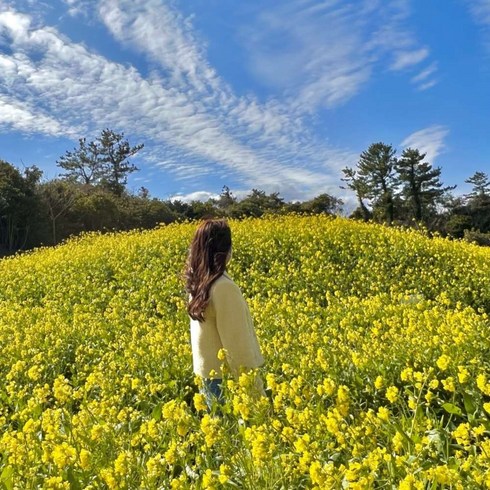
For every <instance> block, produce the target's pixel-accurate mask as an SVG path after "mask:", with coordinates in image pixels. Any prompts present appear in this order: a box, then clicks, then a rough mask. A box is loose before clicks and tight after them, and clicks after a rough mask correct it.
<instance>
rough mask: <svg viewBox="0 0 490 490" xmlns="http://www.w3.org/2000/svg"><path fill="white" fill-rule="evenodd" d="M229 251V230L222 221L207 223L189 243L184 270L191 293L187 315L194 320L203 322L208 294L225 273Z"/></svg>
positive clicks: (207, 221) (188, 290)
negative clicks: (214, 283)
mask: <svg viewBox="0 0 490 490" xmlns="http://www.w3.org/2000/svg"><path fill="white" fill-rule="evenodd" d="M230 249H231V230H230V227H229V226H228V223H227V222H226V221H225V220H206V221H204V222H203V223H201V225H200V226H199V228H198V229H197V231H196V233H195V235H194V239H193V240H192V244H191V248H190V251H189V256H188V258H187V264H186V269H185V279H186V291H187V292H188V293H189V294H190V296H191V297H190V301H189V303H188V305H187V312H188V313H189V316H190V317H191V318H192V319H194V320H199V321H203V320H204V310H205V309H206V306H207V305H208V303H209V291H210V289H211V286H212V284H213V282H214V281H216V279H218V278H219V277H220V276H221V275H222V274H223V272H225V270H226V259H227V256H228V253H229V251H230Z"/></svg>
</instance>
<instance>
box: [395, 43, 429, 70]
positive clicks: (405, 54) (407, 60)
mask: <svg viewBox="0 0 490 490" xmlns="http://www.w3.org/2000/svg"><path fill="white" fill-rule="evenodd" d="M427 56H429V50H428V49H427V48H422V49H417V50H415V51H399V52H397V53H395V57H396V59H395V61H394V63H393V64H392V65H391V69H392V70H403V69H405V68H408V67H411V66H413V65H418V64H419V63H420V62H421V61H424V60H425V59H426V58H427Z"/></svg>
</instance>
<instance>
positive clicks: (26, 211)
mask: <svg viewBox="0 0 490 490" xmlns="http://www.w3.org/2000/svg"><path fill="white" fill-rule="evenodd" d="M143 147H144V145H143V144H137V145H134V146H132V145H131V144H130V143H129V141H128V140H127V139H126V138H125V137H124V134H123V133H117V132H115V131H113V130H110V129H104V130H103V131H101V133H100V135H99V136H98V137H97V138H96V139H95V140H93V141H87V140H86V138H80V139H79V141H78V146H77V147H75V148H74V149H73V150H70V151H66V152H65V154H64V155H63V156H61V157H60V158H59V159H58V160H57V162H56V163H57V165H58V166H59V167H60V168H61V169H62V170H63V171H64V172H63V173H61V174H60V176H59V177H58V178H55V179H52V180H45V179H43V178H42V177H43V172H42V171H41V170H40V169H39V168H38V167H37V166H36V165H32V166H30V167H26V168H24V170H23V171H20V170H19V169H17V168H16V167H15V166H13V165H12V164H10V163H8V162H5V161H3V160H0V254H1V255H5V254H9V253H14V252H16V251H18V250H27V249H30V248H33V247H37V246H43V245H44V246H45V245H54V244H57V243H59V242H61V241H62V240H64V239H66V238H68V237H69V236H72V235H76V234H79V233H81V232H84V231H109V230H111V231H112V230H129V229H134V228H142V229H148V228H153V227H155V226H156V225H158V224H159V223H164V224H168V223H171V222H173V221H179V220H188V219H190V220H194V219H201V218H203V217H230V218H241V217H247V216H254V217H259V216H261V215H263V214H264V213H290V212H297V213H308V214H318V213H327V214H340V213H341V212H342V206H343V205H344V203H343V201H342V200H341V199H339V198H337V197H335V196H332V195H330V194H327V193H323V194H320V195H318V196H316V197H314V198H313V199H311V200H307V201H303V202H300V201H295V202H286V201H285V200H284V199H283V198H282V197H281V196H280V194H279V193H277V192H273V193H270V194H267V193H266V192H264V191H262V190H259V189H253V190H252V191H251V192H250V193H249V194H248V195H247V196H245V197H244V198H243V199H237V198H236V196H234V194H233V193H232V191H231V190H230V189H229V188H228V187H227V186H224V187H223V190H222V192H221V194H220V195H219V197H218V198H216V199H208V200H207V201H205V202H202V201H198V200H195V201H192V202H184V201H181V200H169V199H167V200H162V199H158V198H156V197H150V193H149V191H148V189H146V188H145V187H141V188H140V189H139V191H138V192H137V193H136V194H135V193H132V192H129V191H128V190H127V188H126V185H127V177H128V175H129V174H131V173H133V172H136V171H138V170H139V169H138V168H137V167H136V166H135V165H134V164H133V163H132V162H131V158H132V157H133V156H134V155H136V153H137V152H139V151H140V150H141V149H142V148H143ZM395 153H396V151H395V150H394V149H393V147H392V146H391V145H387V144H384V143H374V144H372V145H371V146H370V147H369V148H368V149H367V150H366V151H364V152H362V153H361V155H360V158H359V161H358V163H357V166H356V167H355V168H352V167H346V168H344V169H343V177H342V179H341V180H342V181H343V182H344V185H342V186H341V187H342V188H343V189H349V190H351V191H352V192H353V193H354V194H355V196H356V199H357V202H358V207H357V208H356V209H355V210H354V212H353V213H352V214H351V215H350V217H351V218H355V219H362V220H365V221H368V220H373V221H376V222H383V223H386V224H388V225H408V226H420V225H423V226H425V227H427V228H428V229H429V230H430V231H437V232H439V233H441V234H443V235H449V236H453V237H457V238H461V237H463V236H466V237H467V238H468V239H473V240H478V241H479V242H480V243H482V244H490V235H489V234H488V233H489V232H490V181H489V178H488V176H487V175H486V174H485V173H483V172H476V173H475V174H474V175H473V176H471V177H469V178H468V179H467V180H466V181H465V182H467V183H470V184H472V186H473V189H472V191H471V193H470V194H468V195H466V196H462V197H454V196H453V195H452V194H451V191H452V190H453V189H454V188H455V186H443V184H442V182H441V180H440V174H441V169H440V168H433V167H432V165H431V164H430V163H428V162H426V161H425V154H421V153H420V152H419V151H418V150H417V149H411V148H409V149H406V150H404V151H403V153H402V154H401V157H400V158H396V156H395ZM487 241H488V243H487Z"/></svg>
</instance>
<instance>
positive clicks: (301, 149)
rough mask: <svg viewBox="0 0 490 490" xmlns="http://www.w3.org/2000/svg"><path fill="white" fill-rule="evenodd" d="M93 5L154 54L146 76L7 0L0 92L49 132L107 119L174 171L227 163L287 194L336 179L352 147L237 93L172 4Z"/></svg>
mask: <svg viewBox="0 0 490 490" xmlns="http://www.w3.org/2000/svg"><path fill="white" fill-rule="evenodd" d="M0 2H1V0H0ZM85 3H86V2H84V4H85ZM70 4H71V6H72V7H73V8H77V7H79V5H78V4H77V3H76V2H70ZM92 5H93V7H98V8H99V14H100V18H101V19H102V21H103V22H104V23H105V24H106V25H107V27H108V29H109V30H110V31H111V33H112V34H113V35H114V37H115V39H116V40H118V41H119V42H120V43H123V44H126V45H127V46H128V47H130V48H131V49H133V50H137V51H139V52H140V53H142V54H143V55H144V56H147V57H148V58H151V59H152V60H153V61H154V62H156V63H157V64H159V65H160V67H161V71H160V72H159V73H158V74H157V75H158V76H155V75H154V74H153V76H152V77H151V78H145V77H144V76H143V75H142V74H141V73H140V72H139V71H138V70H137V69H136V68H134V67H133V66H128V65H122V64H119V63H116V62H114V61H111V60H109V59H107V58H105V57H103V56H101V55H99V54H96V53H93V52H91V51H90V50H88V48H87V47H86V46H84V45H82V44H79V43H74V42H72V41H70V39H68V38H67V37H66V36H64V35H62V34H61V33H60V32H59V31H58V30H57V29H56V28H54V27H49V26H48V27H46V26H43V25H38V24H37V23H36V24H34V23H33V22H32V18H31V17H30V16H29V15H27V14H23V13H20V12H18V11H15V10H14V9H12V8H7V9H5V11H4V12H3V13H2V15H1V16H0V36H2V38H3V39H4V40H5V42H6V43H7V44H8V46H9V51H8V54H4V55H2V58H1V60H2V63H3V64H4V65H5V66H8V67H9V69H8V70H4V71H2V72H0V81H1V86H2V89H1V90H2V92H0V93H2V96H3V97H8V100H9V101H10V104H11V105H13V106H15V105H16V104H17V106H18V107H21V105H20V101H23V102H22V103H23V104H24V105H25V107H31V108H32V111H31V113H35V114H36V115H38V114H43V115H45V117H46V118H49V120H50V121H51V120H52V121H53V122H52V124H51V126H50V125H48V119H46V124H45V127H46V131H47V132H48V133H50V134H53V135H55V134H59V133H61V132H62V130H61V129H60V128H61V127H63V128H65V133H67V134H74V133H75V132H76V131H79V133H78V134H80V131H83V132H84V135H86V134H87V132H89V133H90V132H92V133H94V132H96V131H97V130H99V129H100V128H101V127H107V126H108V127H112V128H115V129H118V130H126V131H127V128H131V129H133V128H134V129H133V133H134V135H135V136H136V137H137V138H142V139H143V140H144V141H145V143H146V144H147V145H146V148H145V155H146V156H145V158H146V161H147V162H149V164H151V165H153V166H155V167H158V168H163V169H165V170H166V171H171V172H172V173H174V175H176V176H177V177H178V178H193V179H196V178H198V177H199V176H200V175H206V174H208V173H212V174H214V175H226V174H227V173H229V174H232V175H234V176H236V177H237V179H238V180H241V182H243V184H244V185H245V186H250V187H252V186H257V185H260V187H261V188H264V189H265V190H267V189H269V190H280V191H281V192H282V193H284V194H288V195H289V196H291V197H292V196H294V194H296V195H298V193H300V194H301V195H313V194H316V193H318V190H319V189H321V190H322V191H325V190H328V189H332V188H335V187H336V184H337V175H335V172H336V171H337V170H338V169H339V168H340V167H342V166H343V165H345V163H346V162H347V161H348V160H349V159H350V158H351V155H350V153H349V152H346V151H342V150H337V149H335V148H330V147H328V146H326V145H325V144H324V143H323V142H320V141H317V140H316V139H315V138H314V137H313V136H312V135H310V134H309V133H308V131H307V129H306V128H305V127H304V125H303V123H302V121H301V118H300V117H299V116H298V115H297V114H295V113H289V112H287V110H285V109H284V108H282V106H281V104H280V103H278V102H277V101H274V100H270V101H268V102H266V103H262V104H261V103H259V102H258V101H257V100H256V99H255V98H254V97H236V96H235V95H234V94H233V92H232V90H231V89H230V87H228V86H227V85H226V84H225V83H224V82H223V81H222V80H221V79H220V78H219V77H218V76H217V75H216V73H215V71H214V70H213V68H212V67H211V66H210V65H209V63H208V62H207V60H206V58H205V55H204V53H203V51H202V49H201V48H200V47H198V46H199V42H198V41H197V40H196V39H195V38H194V35H193V32H192V28H191V26H190V24H189V22H188V21H187V20H186V19H184V18H182V17H181V16H180V15H179V14H178V13H176V12H175V11H173V10H171V9H170V8H169V7H168V6H167V5H165V4H164V3H162V2H160V1H157V0H148V1H146V2H138V3H136V4H134V3H132V2H127V1H124V0H121V1H116V0H107V1H104V2H100V3H97V2H93V3H92ZM162 26H163V28H162ZM128 27H129V28H128ZM170 39H173V42H170V41H169V40H170ZM16 120H17V121H24V124H27V122H28V121H29V120H31V121H32V117H31V116H30V115H29V113H28V112H27V110H25V111H24V112H20V111H17V114H16ZM55 122H56V124H57V125H56V124H55ZM18 124H19V126H18V127H19V128H20V127H22V124H21V123H18ZM33 126H34V125H33ZM26 127H27V126H26ZM33 129H34V128H33ZM304 162H307V163H304Z"/></svg>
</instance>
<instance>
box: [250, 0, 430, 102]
mask: <svg viewBox="0 0 490 490" xmlns="http://www.w3.org/2000/svg"><path fill="white" fill-rule="evenodd" d="M409 16H410V8H409V2H407V1H405V0H392V1H386V2H382V3H381V2H379V1H376V0H364V1H359V2H349V1H337V0H330V1H324V2H320V3H318V2H315V1H312V0H289V1H286V2H281V3H279V4H276V5H274V6H273V7H269V8H263V7H262V6H261V7H260V9H259V10H258V12H257V16H256V21H255V23H253V24H252V25H250V26H248V27H247V28H246V29H244V30H243V33H242V40H243V41H242V42H243V43H244V44H245V45H246V46H247V48H248V52H249V59H250V63H249V66H250V69H251V70H252V71H253V72H254V73H255V74H256V76H257V78H258V79H259V80H262V81H263V82H264V83H266V84H269V85H271V86H273V87H276V88H279V89H281V90H283V91H284V92H285V94H286V95H288V96H289V102H290V104H291V105H292V106H294V107H295V108H296V109H297V110H299V111H301V110H302V111H314V110H316V109H317V108H318V107H327V108H331V107H335V106H337V105H339V104H342V103H345V102H346V101H347V100H349V99H350V98H352V97H353V96H355V95H356V94H357V93H358V92H359V91H360V90H362V88H363V86H364V85H365V84H366V83H367V82H368V81H369V80H370V78H371V77H372V73H373V69H374V68H375V67H378V66H381V67H382V66H386V67H387V68H390V69H392V70H402V69H406V70H410V69H415V68H416V67H417V65H419V64H420V63H421V62H422V61H424V60H426V59H427V58H428V57H429V56H430V52H429V49H428V48H427V47H423V46H420V44H419V43H418V42H417V40H416V38H415V35H413V34H412V33H411V32H410V31H409V29H408V28H407V27H406V23H407V20H408V18H409Z"/></svg>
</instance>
